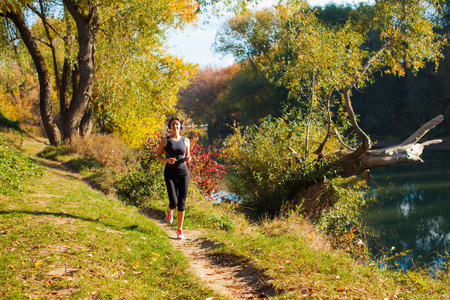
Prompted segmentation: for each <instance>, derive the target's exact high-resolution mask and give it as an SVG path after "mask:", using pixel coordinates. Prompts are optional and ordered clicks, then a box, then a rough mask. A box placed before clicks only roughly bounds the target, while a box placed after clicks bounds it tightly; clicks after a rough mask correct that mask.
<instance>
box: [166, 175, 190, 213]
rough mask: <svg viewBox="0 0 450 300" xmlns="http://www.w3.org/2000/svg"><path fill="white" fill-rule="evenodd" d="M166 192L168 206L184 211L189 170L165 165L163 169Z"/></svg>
mask: <svg viewBox="0 0 450 300" xmlns="http://www.w3.org/2000/svg"><path fill="white" fill-rule="evenodd" d="M164 180H165V182H166V187H167V194H168V195H169V208H170V209H175V208H177V207H178V211H184V209H185V206H186V197H187V193H188V187H189V171H187V167H186V169H185V170H180V168H171V167H166V168H165V170H164Z"/></svg>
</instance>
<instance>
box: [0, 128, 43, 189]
mask: <svg viewBox="0 0 450 300" xmlns="http://www.w3.org/2000/svg"><path fill="white" fill-rule="evenodd" d="M42 174H43V169H42V167H41V166H39V165H38V164H36V163H35V162H34V161H32V160H31V159H30V158H28V157H26V156H25V155H24V154H23V153H22V152H21V151H19V150H17V149H14V148H13V147H12V146H11V144H10V143H9V142H8V141H7V140H6V139H5V138H4V137H3V136H1V135H0V193H1V194H3V195H10V194H13V193H14V192H16V191H21V190H24V189H25V188H26V184H27V181H28V180H30V179H31V178H37V177H41V176H42Z"/></svg>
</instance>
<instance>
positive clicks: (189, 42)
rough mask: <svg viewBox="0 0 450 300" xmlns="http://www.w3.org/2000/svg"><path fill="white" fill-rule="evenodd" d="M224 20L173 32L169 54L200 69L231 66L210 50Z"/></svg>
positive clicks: (316, 1) (323, 0)
mask: <svg viewBox="0 0 450 300" xmlns="http://www.w3.org/2000/svg"><path fill="white" fill-rule="evenodd" d="M361 1H366V0H354V1H346V0H334V1H330V0H309V1H308V3H309V4H310V5H312V6H318V5H320V6H324V5H326V4H328V3H336V4H344V3H349V4H355V3H359V2H361ZM275 2H276V1H275V0H263V1H262V3H261V4H260V5H259V6H258V7H268V6H270V5H272V4H273V3H275ZM225 20H226V18H224V19H220V20H217V21H216V22H210V23H209V24H207V25H203V24H202V21H201V20H200V21H199V22H198V23H199V25H198V27H194V26H189V27H188V28H186V29H185V30H184V31H182V32H175V33H173V34H172V35H171V36H170V37H169V52H170V53H171V54H174V55H176V56H179V57H183V58H184V60H185V61H188V62H191V63H196V64H199V65H200V67H206V66H213V67H226V66H230V65H232V64H233V58H232V57H231V56H225V57H223V56H222V55H221V54H216V53H214V52H213V51H212V50H211V46H212V44H213V42H214V37H215V35H216V30H217V28H218V27H219V26H220V24H222V23H223V22H225Z"/></svg>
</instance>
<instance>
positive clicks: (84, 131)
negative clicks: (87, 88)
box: [80, 103, 94, 137]
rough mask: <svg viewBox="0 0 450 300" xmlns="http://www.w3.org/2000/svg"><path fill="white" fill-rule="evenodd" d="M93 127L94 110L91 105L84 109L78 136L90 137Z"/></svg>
mask: <svg viewBox="0 0 450 300" xmlns="http://www.w3.org/2000/svg"><path fill="white" fill-rule="evenodd" d="M93 126H94V108H93V106H92V103H90V104H89V107H88V108H87V109H86V112H85V113H84V116H83V118H82V119H81V123H80V134H81V136H82V137H88V136H90V135H91V131H92V127H93Z"/></svg>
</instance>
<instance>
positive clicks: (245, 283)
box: [140, 208, 272, 299]
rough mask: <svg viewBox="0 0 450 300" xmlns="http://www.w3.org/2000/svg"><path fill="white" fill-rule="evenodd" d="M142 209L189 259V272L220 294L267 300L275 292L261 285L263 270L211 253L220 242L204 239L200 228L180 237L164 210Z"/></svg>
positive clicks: (236, 297) (230, 296) (238, 297)
mask: <svg viewBox="0 0 450 300" xmlns="http://www.w3.org/2000/svg"><path fill="white" fill-rule="evenodd" d="M140 212H141V213H143V214H145V215H146V216H148V217H149V219H151V220H152V221H154V222H155V223H156V224H157V225H158V226H159V227H160V228H161V229H162V230H164V231H165V232H166V234H167V235H168V236H169V238H170V240H171V244H172V245H173V246H174V247H175V248H176V249H179V250H180V251H181V252H182V253H183V254H184V255H185V256H186V257H187V258H188V259H189V260H190V271H191V272H192V273H194V274H196V275H197V276H198V277H199V278H200V279H201V280H202V281H203V282H204V283H205V284H206V285H207V286H208V287H210V288H211V289H213V290H215V291H217V292H218V293H219V294H221V295H223V296H225V297H229V298H231V299H264V298H268V295H270V294H272V292H271V291H270V290H265V291H261V290H260V289H259V288H258V287H259V286H261V285H262V283H263V282H262V274H261V271H257V270H255V268H253V267H251V266H246V265H236V264H234V261H230V260H227V259H225V258H223V257H220V256H218V255H213V254H211V250H213V249H214V248H216V247H218V246H220V245H219V244H217V243H215V242H213V241H211V240H208V239H205V238H203V237H202V232H201V231H198V230H185V231H184V235H185V237H186V239H184V240H179V239H177V237H176V230H175V227H172V226H170V225H168V224H167V223H166V221H165V219H164V212H163V211H159V210H153V209H150V208H144V209H141V210H140Z"/></svg>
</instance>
